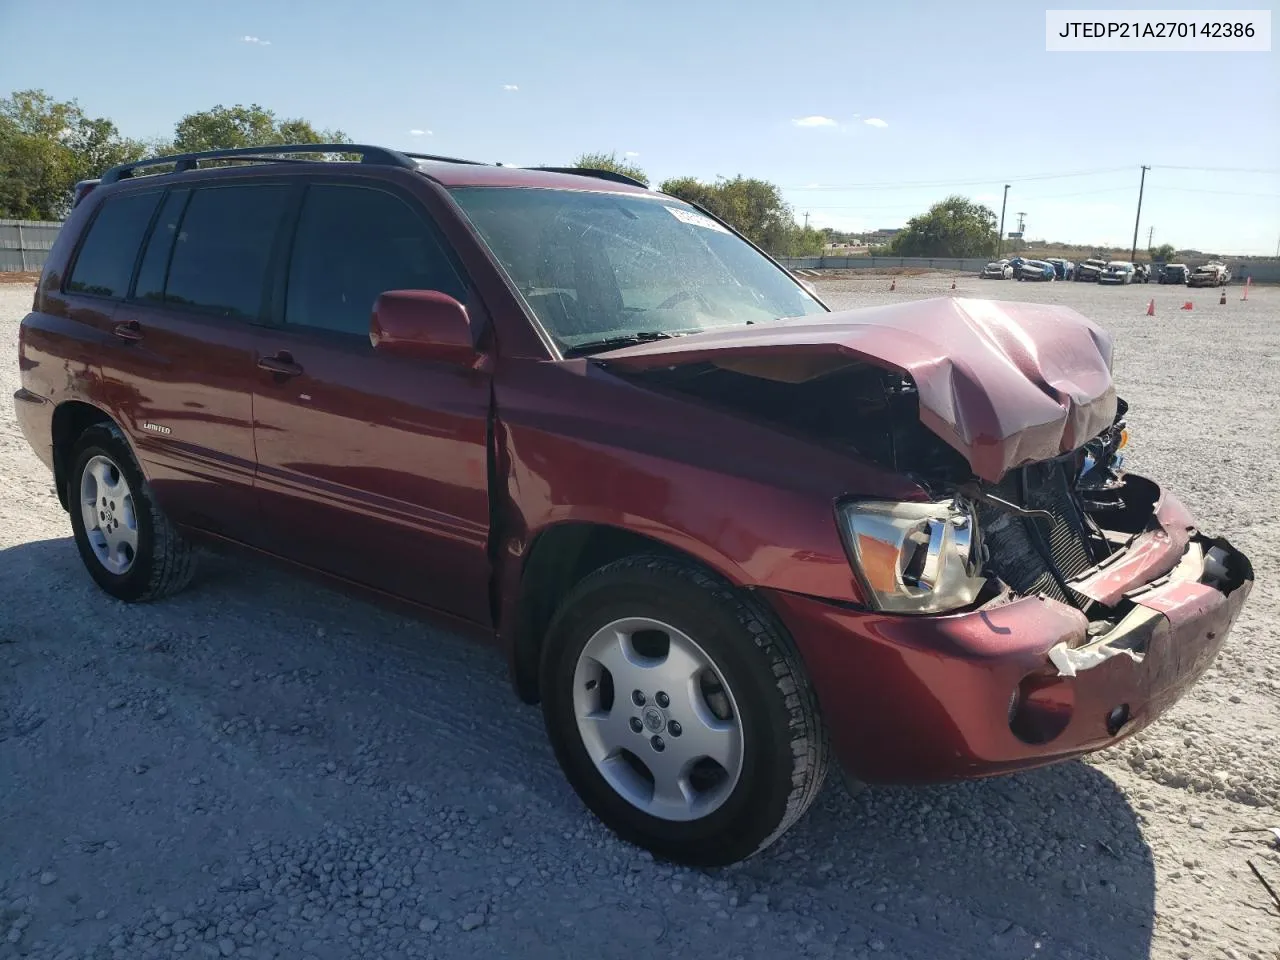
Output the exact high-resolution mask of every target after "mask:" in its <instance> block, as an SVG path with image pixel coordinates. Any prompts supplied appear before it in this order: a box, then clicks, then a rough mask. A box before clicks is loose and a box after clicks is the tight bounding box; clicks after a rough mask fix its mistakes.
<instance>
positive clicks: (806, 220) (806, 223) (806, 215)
mask: <svg viewBox="0 0 1280 960" xmlns="http://www.w3.org/2000/svg"><path fill="white" fill-rule="evenodd" d="M804 228H805V229H806V230H808V229H809V211H808V210H806V211H805V212H804Z"/></svg>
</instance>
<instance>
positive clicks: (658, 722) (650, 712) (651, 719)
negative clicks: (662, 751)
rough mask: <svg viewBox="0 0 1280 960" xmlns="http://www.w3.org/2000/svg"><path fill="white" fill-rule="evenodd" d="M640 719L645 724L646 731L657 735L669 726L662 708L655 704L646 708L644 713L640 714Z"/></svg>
mask: <svg viewBox="0 0 1280 960" xmlns="http://www.w3.org/2000/svg"><path fill="white" fill-rule="evenodd" d="M640 719H641V720H642V721H643V722H644V726H645V729H646V730H649V731H650V732H652V733H657V732H658V731H660V730H661V729H662V728H663V727H665V726H666V725H667V715H666V714H665V713H663V711H662V708H661V707H656V706H654V705H653V704H650V705H649V706H647V707H645V708H644V712H643V713H641V714H640Z"/></svg>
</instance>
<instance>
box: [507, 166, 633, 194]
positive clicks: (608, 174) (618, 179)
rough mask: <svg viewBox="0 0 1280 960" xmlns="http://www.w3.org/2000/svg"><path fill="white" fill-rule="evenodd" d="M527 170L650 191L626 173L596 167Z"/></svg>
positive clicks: (530, 168)
mask: <svg viewBox="0 0 1280 960" xmlns="http://www.w3.org/2000/svg"><path fill="white" fill-rule="evenodd" d="M526 169H528V170H544V171H546V172H547V173H570V174H573V175H574V176H578V177H595V178H596V179H597V180H612V181H613V182H614V183H629V184H631V185H632V186H633V187H644V188H645V189H646V190H647V189H649V185H648V184H647V183H645V182H644V181H643V180H638V179H636V178H635V177H629V176H627V175H626V174H625V173H618V172H616V171H614V170H598V169H596V168H595V167H527V168H526Z"/></svg>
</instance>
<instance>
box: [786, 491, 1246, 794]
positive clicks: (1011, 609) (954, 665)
mask: <svg viewBox="0 0 1280 960" xmlns="http://www.w3.org/2000/svg"><path fill="white" fill-rule="evenodd" d="M1208 545H1212V546H1216V547H1217V548H1218V550H1217V551H1215V552H1214V559H1213V563H1212V564H1211V563H1210V561H1209V560H1207V559H1206V553H1207V551H1208V550H1209V549H1210V547H1209V546H1208ZM1223 551H1225V553H1224V552H1223ZM1223 556H1225V557H1226V568H1227V569H1230V570H1231V571H1233V574H1232V576H1233V579H1231V580H1229V581H1223V580H1217V579H1213V577H1211V576H1210V571H1209V569H1208V568H1209V567H1210V566H1213V567H1215V568H1217V567H1219V566H1220V564H1219V563H1218V561H1219V560H1221V558H1222V557H1223ZM1210 581H1212V582H1210ZM1252 582H1253V572H1252V569H1251V568H1250V566H1249V561H1248V559H1247V558H1245V556H1244V555H1243V554H1241V553H1240V552H1239V551H1236V550H1234V549H1233V548H1231V547H1230V545H1229V544H1226V543H1225V541H1221V540H1217V541H1210V540H1208V538H1205V537H1203V536H1202V535H1200V534H1199V533H1197V532H1196V531H1195V529H1194V527H1193V526H1192V525H1191V518H1190V516H1189V515H1188V514H1187V512H1186V510H1185V509H1184V508H1183V507H1182V506H1181V504H1180V503H1178V502H1177V500H1176V499H1174V498H1173V497H1171V496H1168V495H1165V496H1163V497H1162V498H1161V499H1160V501H1159V503H1158V505H1157V507H1156V509H1155V511H1154V514H1153V516H1152V518H1151V522H1150V525H1149V528H1148V529H1147V531H1146V532H1145V533H1143V534H1140V535H1138V536H1137V537H1135V538H1134V540H1133V541H1132V542H1131V543H1130V544H1129V546H1128V548H1127V549H1126V550H1124V551H1122V552H1120V553H1117V554H1115V555H1113V557H1112V558H1110V559H1109V560H1108V561H1107V562H1106V563H1105V564H1103V565H1102V566H1101V567H1099V568H1097V569H1095V570H1094V571H1091V572H1090V573H1089V574H1087V575H1086V576H1085V577H1084V578H1082V579H1081V580H1080V581H1079V584H1080V586H1081V587H1082V589H1083V590H1085V591H1086V592H1088V595H1089V596H1092V597H1096V598H1100V601H1099V602H1105V603H1106V604H1107V605H1109V606H1117V605H1118V608H1119V609H1122V610H1125V611H1127V612H1126V613H1125V614H1124V619H1121V620H1120V622H1119V623H1118V624H1117V626H1116V627H1115V628H1114V629H1112V630H1111V631H1110V632H1109V633H1107V634H1106V635H1105V636H1104V637H1103V638H1101V639H1096V640H1095V639H1093V638H1091V637H1090V636H1089V628H1090V622H1089V620H1088V618H1087V617H1086V616H1085V614H1084V613H1082V612H1081V611H1080V610H1078V609H1076V608H1075V607H1072V606H1068V605H1067V604H1064V603H1059V602H1058V601H1056V600H1052V599H1048V598H1044V597H1018V598H1015V599H1013V600H1011V601H1009V602H1004V603H1000V602H996V603H994V604H989V605H987V606H985V607H983V608H980V609H976V610H971V611H969V612H965V613H958V614H951V615H946V616H936V617H913V616H900V615H888V614H881V613H874V612H868V611H865V610H856V609H853V608H850V607H847V606H842V605H838V604H835V603H832V602H830V601H825V600H820V599H816V598H813V597H807V596H802V595H799V594H794V593H786V592H782V591H771V592H770V596H769V599H770V601H771V602H772V604H773V605H774V609H775V610H777V612H778V614H779V616H780V617H781V618H782V620H783V621H784V623H785V624H786V625H787V627H788V628H789V629H790V631H791V634H792V636H793V637H794V638H795V641H796V644H797V646H798V647H799V648H800V652H801V654H802V655H803V657H804V659H805V663H806V665H807V666H808V669H809V674H810V677H811V678H812V681H813V683H814V686H815V688H816V692H817V695H818V701H819V703H820V705H821V708H822V711H823V716H824V719H825V720H826V723H827V727H828V730H829V732H830V735H831V739H832V743H833V746H834V747H835V749H836V753H837V755H838V756H839V758H840V760H841V763H842V764H843V765H844V766H845V769H846V770H848V771H849V772H850V773H851V774H852V775H854V776H855V777H857V778H859V779H862V780H866V781H869V782H894V783H928V782H940V781H947V780H958V779H969V778H974V777H982V776H989V775H992V774H998V773H1005V772H1009V771H1012V770H1018V769H1023V768H1027V767H1034V766H1040V765H1043V764H1046V763H1052V762H1055V761H1059V760H1065V759H1068V758H1070V757H1075V756H1079V755H1080V754H1084V753H1088V752H1091V751H1094V750H1099V749H1102V748H1104V747H1108V746H1110V745H1112V744H1114V743H1116V742H1118V741H1119V740H1122V739H1124V738H1125V737H1127V736H1130V735H1131V734H1133V733H1135V732H1137V731H1138V730H1141V729H1142V728H1143V727H1145V726H1146V725H1147V724H1149V723H1150V722H1151V721H1152V720H1154V719H1155V718H1156V717H1158V716H1159V715H1160V714H1161V713H1163V712H1164V711H1165V710H1167V709H1168V708H1169V707H1170V706H1171V705H1172V704H1173V703H1174V702H1175V701H1176V700H1177V699H1178V698H1179V697H1181V696H1182V694H1183V693H1185V692H1186V690H1187V689H1188V688H1189V687H1190V686H1191V685H1192V684H1193V683H1195V681H1196V680H1197V679H1198V678H1199V677H1200V675H1201V674H1202V673H1204V671H1205V670H1206V669H1207V668H1208V666H1209V664H1210V663H1211V662H1212V661H1213V658H1214V657H1215V656H1216V655H1217V652H1218V650H1219V649H1220V648H1221V646H1222V643H1223V640H1224V639H1225V638H1226V635H1227V632H1228V630H1229V629H1230V628H1231V625H1232V624H1233V623H1234V622H1235V619H1236V617H1237V615H1238V614H1239V612H1240V608H1241V606H1242V605H1243V604H1244V601H1245V599H1246V597H1247V596H1248V594H1249V590H1250V588H1251V587H1252ZM1058 664H1061V665H1062V667H1060V666H1058ZM1064 668H1065V669H1064ZM1068 673H1070V674H1073V675H1067V674H1068Z"/></svg>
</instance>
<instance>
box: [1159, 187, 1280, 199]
mask: <svg viewBox="0 0 1280 960" xmlns="http://www.w3.org/2000/svg"><path fill="white" fill-rule="evenodd" d="M1160 189H1162V190H1176V191H1177V192H1178V193H1213V194H1217V195H1218V196H1221V197H1267V198H1269V199H1273V200H1274V199H1280V193H1240V192H1238V191H1236V190H1201V189H1199V188H1197V187H1161V188H1160Z"/></svg>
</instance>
